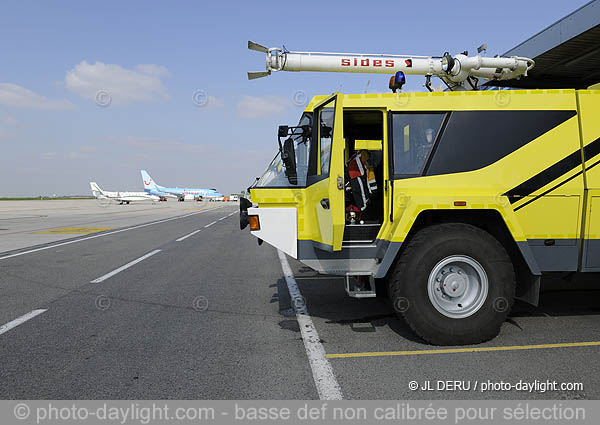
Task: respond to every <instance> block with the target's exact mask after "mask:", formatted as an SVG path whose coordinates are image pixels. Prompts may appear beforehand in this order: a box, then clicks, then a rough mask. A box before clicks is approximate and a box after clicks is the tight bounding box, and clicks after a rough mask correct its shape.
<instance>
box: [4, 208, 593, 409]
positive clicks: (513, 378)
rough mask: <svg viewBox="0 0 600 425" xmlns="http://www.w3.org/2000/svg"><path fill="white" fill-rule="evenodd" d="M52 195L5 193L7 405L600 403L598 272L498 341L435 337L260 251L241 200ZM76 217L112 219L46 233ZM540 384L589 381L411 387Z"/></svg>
mask: <svg viewBox="0 0 600 425" xmlns="http://www.w3.org/2000/svg"><path fill="white" fill-rule="evenodd" d="M31 202H37V201H31ZM40 202H43V201H40ZM47 202H48V203H52V202H57V203H61V202H66V203H65V204H52V205H48V204H47V203H46V204H43V205H41V204H40V205H39V207H40V208H39V209H38V210H33V209H32V210H31V211H29V212H27V211H24V209H25V206H20V207H19V206H17V207H14V206H9V205H6V206H3V204H1V203H0V219H2V220H4V221H2V223H6V224H2V226H3V228H9V230H8V231H6V232H7V233H9V235H8V236H9V237H8V238H7V239H6V240H2V244H3V245H2V247H3V249H2V250H1V251H2V252H0V290H1V291H2V292H1V293H2V297H0V358H2V367H1V368H0V395H1V397H2V398H4V399H39V398H43V399H88V398H91V399H318V398H328V397H330V398H335V397H336V396H339V397H340V398H346V399H353V398H356V399H407V398H408V399H410V398H412V399H424V398H440V399H443V398H450V399H452V398H463V399H469V398H475V399H477V398H494V399H504V398H511V399H522V398H525V399H531V398H534V399H555V398H559V399H584V398H592V399H598V398H600V391H599V388H600V387H599V385H598V384H599V383H600V367H599V366H598V363H597V362H596V361H595V359H596V358H597V356H598V354H599V352H600V347H599V346H598V344H600V343H598V341H600V326H598V325H599V324H600V311H599V310H598V305H599V301H600V291H599V289H600V288H598V286H597V283H598V276H597V275H589V276H588V277H586V279H584V280H581V281H567V280H564V279H563V280H557V279H554V280H553V281H552V280H551V279H547V282H546V286H545V288H546V289H545V292H544V293H543V294H542V298H541V303H540V306H539V307H537V308H534V307H529V306H526V305H524V304H520V303H519V304H517V306H516V308H515V310H514V311H513V312H512V313H511V317H510V319H509V320H508V321H507V322H506V323H505V324H504V325H503V328H502V332H501V334H500V336H499V337H498V338H496V339H494V340H493V341H490V342H488V343H485V344H482V345H480V346H477V347H433V346H430V345H428V344H426V343H425V342H423V341H421V340H419V339H418V338H417V337H416V336H415V335H414V334H412V333H411V332H410V330H409V329H408V327H407V326H406V325H405V324H404V323H403V322H402V321H400V320H399V319H397V318H396V316H395V315H394V311H393V309H392V308H391V307H390V306H389V303H388V302H387V301H386V300H385V299H382V298H376V299H367V300H356V299H351V298H348V297H347V296H346V295H345V292H344V289H343V279H340V278H336V277H330V276H322V275H318V274H317V273H316V272H314V271H313V270H311V269H309V268H307V267H305V266H303V265H302V264H300V263H298V262H297V261H295V260H293V259H290V258H289V257H288V258H286V257H285V256H283V259H284V260H285V261H284V260H282V258H281V257H280V255H279V254H278V252H277V250H275V249H274V248H272V247H270V246H268V245H266V244H263V245H262V246H258V244H257V241H256V238H254V237H253V236H251V235H250V234H249V232H248V231H247V230H246V231H240V230H239V224H238V217H237V211H238V205H237V203H205V204H203V205H194V206H192V205H191V204H192V203H186V202H184V203H175V202H167V203H165V204H163V205H156V206H153V205H133V204H132V205H129V206H118V208H117V206H111V207H109V208H101V207H98V206H96V205H95V204H94V201H91V203H87V204H86V202H88V201H77V202H75V203H72V204H68V203H69V202H71V201H47ZM9 207H10V208H13V209H12V210H10V211H8V210H9V209H10V208H9ZM15 208H16V209H15ZM18 208H22V209H21V210H18ZM113 212H114V214H111V213H113ZM11 214H12V215H11ZM42 215H46V216H47V218H44V217H41V216H42ZM31 217H37V218H31ZM73 227H106V228H110V229H107V230H102V231H100V232H96V233H88V234H81V235H75V236H74V235H73V234H68V233H67V234H59V233H37V232H40V231H43V230H44V229H60V228H73ZM4 237H5V236H4V235H3V236H2V238H4ZM44 238H48V239H44ZM286 262H287V263H288V264H289V269H286V268H285V265H284V264H285V263H286ZM292 284H295V285H296V287H295V288H294V287H293V286H291V285H292ZM290 288H292V290H293V291H292V292H293V293H292V294H291V296H290ZM298 300H302V302H301V303H300V305H299V302H298ZM309 325H310V326H313V327H314V330H313V331H314V333H315V334H316V333H317V332H318V339H316V340H314V339H313V340H310V338H311V336H310V332H308V333H307V332H306V328H305V327H306V326H309ZM584 343H585V344H584ZM475 348H476V349H475ZM486 348H488V349H489V350H486ZM320 349H322V353H321V354H320V353H319V350H320ZM444 349H454V351H452V350H447V351H444ZM328 368H329V369H328ZM547 379H552V380H556V381H558V382H559V383H571V384H573V383H580V384H581V388H579V387H578V388H576V389H571V390H566V389H561V390H557V391H545V392H541V391H531V392H526V391H519V390H516V389H510V390H498V391H481V390H480V389H478V390H475V389H473V387H472V386H471V388H470V389H469V390H452V391H449V390H448V389H447V387H446V388H445V389H443V390H440V389H436V390H432V391H427V392H424V391H425V390H420V389H417V390H413V389H411V388H410V385H411V383H412V382H413V381H416V382H418V383H419V385H420V386H421V384H422V383H423V382H425V381H431V382H438V381H442V382H448V381H450V382H453V381H469V382H472V383H473V382H477V383H478V385H479V386H480V385H481V384H482V383H485V382H487V381H493V382H496V381H504V382H511V383H514V382H518V381H519V380H523V381H527V382H533V381H535V380H539V381H542V380H547ZM330 384H331V385H330ZM327 385H329V386H327ZM323 388H325V390H323ZM336 388H337V391H338V392H336ZM479 388H481V387H479ZM332 389H333V390H332Z"/></svg>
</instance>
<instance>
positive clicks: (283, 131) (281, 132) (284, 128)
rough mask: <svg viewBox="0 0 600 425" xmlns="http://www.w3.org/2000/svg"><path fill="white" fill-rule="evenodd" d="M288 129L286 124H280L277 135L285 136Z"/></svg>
mask: <svg viewBox="0 0 600 425" xmlns="http://www.w3.org/2000/svg"><path fill="white" fill-rule="evenodd" d="M288 130H289V127H288V126H287V125H280V126H279V131H278V132H277V135H278V136H279V137H286V136H287V135H288Z"/></svg>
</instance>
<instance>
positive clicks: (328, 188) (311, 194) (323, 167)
mask: <svg viewBox="0 0 600 425" xmlns="http://www.w3.org/2000/svg"><path fill="white" fill-rule="evenodd" d="M342 102H343V96H342V95H341V94H339V93H334V94H333V95H332V96H330V97H328V98H327V99H325V100H324V101H322V102H321V103H320V104H318V105H317V106H316V107H315V108H314V113H313V117H314V118H313V132H312V134H313V149H311V152H312V155H311V158H310V162H309V176H308V178H307V188H306V191H307V196H306V202H307V205H306V209H305V211H306V213H307V214H308V215H312V216H313V217H307V219H309V221H310V222H311V223H312V225H313V232H312V233H313V236H312V241H313V244H314V246H315V247H316V248H319V249H322V250H326V251H340V250H341V249H342V240H343V237H344V226H345V211H344V208H345V200H344V183H345V182H344V148H345V142H344V123H343V109H342V108H343V105H342Z"/></svg>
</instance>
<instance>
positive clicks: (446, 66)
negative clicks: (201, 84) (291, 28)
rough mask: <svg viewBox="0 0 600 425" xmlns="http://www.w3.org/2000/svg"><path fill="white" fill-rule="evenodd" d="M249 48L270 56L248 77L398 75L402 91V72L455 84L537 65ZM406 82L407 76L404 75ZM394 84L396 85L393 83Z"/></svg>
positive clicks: (506, 76) (522, 73)
mask: <svg viewBox="0 0 600 425" xmlns="http://www.w3.org/2000/svg"><path fill="white" fill-rule="evenodd" d="M248 49H250V50H254V51H257V52H261V53H264V54H265V55H266V66H265V71H258V72H248V79H249V80H254V79H256V78H262V77H267V76H269V75H271V74H273V73H274V72H278V71H289V72H306V71H312V72H349V73H368V74H394V75H393V77H392V78H394V81H393V82H392V80H391V79H390V89H392V90H394V89H393V88H392V85H394V86H396V85H398V86H399V87H396V90H398V89H399V88H400V87H401V85H402V84H404V83H401V77H400V76H399V77H398V79H396V78H397V75H398V74H397V73H398V72H402V74H401V75H403V76H406V75H423V76H425V77H426V78H427V80H428V81H429V79H430V78H431V77H432V76H435V77H439V78H440V79H442V80H443V81H444V83H446V85H448V87H450V88H451V87H453V86H456V85H460V84H462V83H463V82H465V81H467V80H469V81H473V80H477V79H478V78H485V79H487V80H511V79H519V78H521V77H526V76H527V73H528V72H529V71H530V70H531V69H532V68H533V67H534V66H535V62H534V61H533V59H529V58H525V57H519V56H511V57H493V58H488V57H486V56H481V55H480V54H477V55H476V56H468V52H463V53H459V54H457V55H451V54H450V53H448V52H445V53H444V54H443V56H441V57H434V56H410V55H385V54H372V53H369V54H364V53H333V52H331V53H330V52H299V51H298V52H292V51H288V50H284V49H281V48H278V47H271V48H267V47H265V46H263V45H261V44H258V43H255V42H253V41H248ZM486 50H487V46H485V45H482V46H480V48H478V51H479V53H481V52H484V54H485V51H486ZM404 81H406V77H404ZM392 83H393V84H392Z"/></svg>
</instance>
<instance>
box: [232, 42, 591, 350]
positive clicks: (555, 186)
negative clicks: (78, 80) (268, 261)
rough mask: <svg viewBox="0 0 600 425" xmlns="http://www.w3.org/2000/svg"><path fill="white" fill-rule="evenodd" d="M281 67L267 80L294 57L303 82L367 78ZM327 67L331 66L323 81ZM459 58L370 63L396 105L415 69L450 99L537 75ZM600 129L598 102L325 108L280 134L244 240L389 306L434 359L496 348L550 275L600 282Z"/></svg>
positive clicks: (536, 97)
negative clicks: (514, 314) (519, 306)
mask: <svg viewBox="0 0 600 425" xmlns="http://www.w3.org/2000/svg"><path fill="white" fill-rule="evenodd" d="M256 46H259V47H256ZM252 47H254V50H261V48H262V46H260V45H254V46H252ZM263 49H264V48H263ZM261 51H263V50H261ZM266 53H267V71H266V72H265V73H264V74H266V75H269V74H270V73H271V72H273V71H274V70H286V69H285V63H286V60H285V57H284V56H285V55H288V58H287V64H288V65H289V64H291V65H293V66H296V67H297V68H295V69H289V70H303V69H302V68H301V66H305V67H306V70H311V71H315V70H317V71H319V70H321V71H332V70H333V71H335V70H336V69H335V68H334V64H333V62H334V61H337V63H338V64H339V67H340V68H343V67H346V65H345V64H346V63H348V61H350V62H349V63H350V64H354V63H357V64H358V65H357V66H359V67H360V63H361V60H363V59H364V57H365V56H364V55H350V54H332V56H328V54H324V53H320V54H318V55H315V54H311V53H302V52H301V53H294V52H281V51H279V50H278V49H266ZM294 54H296V55H298V56H299V58H293V57H292V55H294ZM319 55H321V56H319ZM314 56H319V58H320V59H321V60H323V59H324V58H325V59H326V61H325V62H326V65H327V66H321V68H322V69H317V68H319V66H318V64H319V63H320V62H318V61H317V62H315V61H314V60H313V59H314ZM457 56H458V57H457ZM457 56H455V57H450V56H449V55H444V57H442V58H437V59H435V58H420V59H419V58H411V57H408V58H407V57H396V56H391V57H390V58H391V59H386V57H381V56H377V55H371V56H368V58H369V64H370V65H369V66H379V65H380V63H379V62H375V60H376V59H374V58H378V59H377V60H381V61H383V62H381V63H382V64H384V65H385V61H386V60H393V61H394V67H390V68H392V69H391V71H393V72H396V74H395V75H393V76H392V78H391V80H390V87H391V88H392V89H395V88H400V87H401V83H402V78H403V75H402V71H403V70H404V71H406V70H407V68H406V66H407V64H409V63H411V65H412V67H413V68H414V67H415V66H422V67H423V70H422V71H420V72H421V73H427V72H429V70H432V71H431V72H430V73H429V74H426V76H431V75H434V76H438V77H440V78H442V80H444V83H446V84H447V85H448V87H449V88H456V87H457V85H463V84H464V83H465V82H466V83H468V84H471V83H472V81H471V82H470V81H469V79H470V78H472V77H473V75H475V76H477V77H485V78H489V79H493V78H498V79H502V78H514V77H515V75H517V76H518V75H523V76H525V74H526V71H527V70H528V69H530V68H531V66H533V63H532V61H531V60H529V59H527V58H489V59H499V60H502V63H487V62H486V64H487V65H488V66H489V67H494V68H493V69H491V68H489V67H488V68H485V67H483V65H482V63H483V62H482V61H481V60H479V61H478V59H477V57H476V58H468V57H466V55H464V54H463V55H457ZM332 57H333V59H332ZM307 58H308V59H310V60H306V59H307ZM399 58H400V59H399ZM292 59H293V60H292ZM343 59H346V60H344V61H342V60H343ZM355 59H357V60H356V61H355ZM407 59H411V60H410V61H408V60H407ZM480 59H481V58H480ZM303 60H304V62H303ZM511 60H512V62H511ZM311 61H312V62H311ZM418 61H425V62H427V61H429V65H427V66H425V65H422V64H419V62H418ZM458 62H462V63H463V66H462V68H461V69H460V70H458V71H457V68H456V67H459V68H460V65H459V64H458ZM363 63H365V64H366V62H363ZM375 63H377V65H375ZM464 63H467V64H468V63H475V64H476V65H477V64H478V63H479V67H478V68H477V66H475V67H473V66H471V65H469V66H464ZM302 64H304V65H302ZM270 66H271V67H272V68H271V69H270V68H269V67H270ZM365 66H366V65H365ZM465 69H468V70H469V71H468V72H467V73H466V74H463V75H462V76H461V77H459V78H454V77H456V75H458V73H459V72H462V71H464V70H465ZM342 71H345V72H362V71H361V70H355V69H354V70H350V71H348V70H346V69H342ZM367 71H368V72H371V71H370V70H367ZM376 71H377V72H378V69H377V70H376ZM409 71H410V69H409ZM387 72H388V73H390V70H388V71H387ZM253 74H257V73H253ZM259 76H264V75H259ZM249 77H250V78H258V76H257V75H249ZM427 83H430V81H429V79H427ZM398 86H400V87H398ZM475 88H476V87H475ZM599 116H600V91H598V90H572V89H564V90H558V89H552V90H500V91H498V90H470V91H456V90H447V91H443V92H423V93H402V92H394V93H364V94H341V93H334V94H332V95H329V96H316V97H314V98H313V99H312V101H311V102H310V103H309V104H308V106H307V107H306V109H305V111H304V112H303V113H302V116H301V117H300V120H299V122H298V124H297V125H293V126H285V125H282V126H279V129H278V134H277V136H278V139H279V151H278V153H277V155H276V156H275V158H274V159H273V161H272V162H271V163H270V165H269V166H268V168H267V170H266V171H265V172H264V174H263V175H262V176H261V177H260V178H259V179H258V180H257V181H256V182H255V184H254V185H253V186H252V187H251V189H250V194H251V201H249V200H247V199H244V198H242V199H241V200H240V225H241V227H242V228H245V227H247V226H248V225H249V226H250V231H251V233H252V234H253V235H255V236H256V237H257V238H259V243H261V242H262V241H265V242H267V243H268V244H270V245H272V246H274V247H275V248H277V249H279V250H281V251H283V252H285V253H286V254H287V255H289V256H291V257H293V258H295V259H297V260H299V261H301V262H302V263H304V264H306V265H307V266H309V267H311V268H313V269H314V270H316V271H318V272H320V273H324V274H331V275H340V276H345V289H346V292H347V293H348V295H350V296H352V297H357V298H364V297H373V296H376V295H377V292H386V293H387V295H388V297H389V298H390V301H391V303H392V305H393V307H394V309H395V311H396V312H397V314H398V315H399V316H400V317H402V318H403V319H404V320H405V321H406V322H407V324H408V325H409V326H410V327H411V328H412V329H413V331H414V332H415V333H416V334H418V335H419V336H420V337H422V338H423V339H424V340H426V341H428V342H430V343H432V344H438V345H462V344H474V343H480V342H483V341H486V340H489V339H491V338H493V337H495V336H496V335H497V334H498V332H499V330H500V327H501V325H502V323H503V322H504V321H505V320H506V318H507V315H508V314H509V312H510V309H511V307H512V305H513V302H514V300H515V298H517V299H522V300H524V301H526V302H529V303H531V304H534V305H536V304H537V302H538V295H539V290H540V277H541V276H542V274H544V273H550V272H599V271H600V167H596V166H597V165H598V164H599V163H600V120H599V119H598V117H599Z"/></svg>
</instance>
